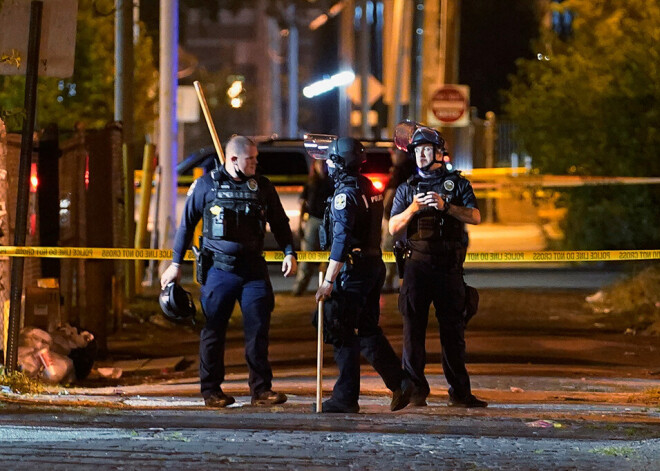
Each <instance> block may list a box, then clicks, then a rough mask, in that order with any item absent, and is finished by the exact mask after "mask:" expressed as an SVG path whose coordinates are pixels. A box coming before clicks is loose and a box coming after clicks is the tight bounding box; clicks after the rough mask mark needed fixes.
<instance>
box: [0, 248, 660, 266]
mask: <svg viewBox="0 0 660 471" xmlns="http://www.w3.org/2000/svg"><path fill="white" fill-rule="evenodd" d="M263 254H264V257H265V258H266V261H267V262H281V261H282V260H283V259H284V254H283V253H282V252H276V251H265V252H264V253H263ZM1 256H6V257H38V258H83V259H104V260H171V259H172V251H171V250H164V249H163V250H161V249H128V248H126V249H122V248H119V249H116V248H95V247H13V246H0V257H1ZM329 256H330V252H298V261H299V262H327V261H328V258H329ZM185 260H194V257H193V254H192V252H191V251H190V250H189V251H187V252H186V255H185ZM621 260H660V250H569V251H567V250H563V251H519V252H468V254H467V256H466V259H465V262H466V263H517V262H541V263H545V262H614V261H621ZM383 261H384V262H386V263H392V262H394V254H393V253H392V252H383Z"/></svg>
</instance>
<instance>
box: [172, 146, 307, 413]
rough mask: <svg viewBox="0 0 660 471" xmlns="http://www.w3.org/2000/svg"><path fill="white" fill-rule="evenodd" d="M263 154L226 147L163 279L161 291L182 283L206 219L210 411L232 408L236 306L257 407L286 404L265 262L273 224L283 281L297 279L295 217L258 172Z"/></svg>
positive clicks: (185, 220)
mask: <svg viewBox="0 0 660 471" xmlns="http://www.w3.org/2000/svg"><path fill="white" fill-rule="evenodd" d="M257 154H258V152H257V147H256V145H255V144H254V142H252V141H251V140H250V139H248V138H247V137H244V136H235V137H233V138H232V139H231V140H230V141H229V142H228V143H227V148H226V155H227V160H226V162H225V165H224V166H223V167H219V168H217V169H215V170H213V171H212V172H210V173H208V174H206V175H204V176H203V177H201V178H198V179H197V180H195V182H194V183H193V185H192V186H191V187H190V190H189V191H188V198H187V200H186V204H185V208H184V210H183V216H182V218H181V225H180V226H179V229H178V231H177V233H176V238H175V241H174V247H173V257H172V264H171V265H170V266H169V267H168V268H167V270H165V272H164V273H163V275H162V277H161V286H162V287H165V286H167V284H168V283H170V282H171V281H179V280H180V278H181V268H180V264H181V262H182V261H183V256H184V254H185V251H186V249H187V248H188V247H190V243H191V241H192V238H193V234H194V230H195V226H196V225H197V223H198V222H199V220H200V219H202V220H203V239H202V240H203V242H201V243H200V245H201V247H200V250H201V254H200V255H199V257H198V277H201V279H199V278H198V281H200V282H201V283H202V287H201V304H202V309H203V312H204V315H205V317H206V324H205V325H204V328H203V329H202V331H201V335H200V347H199V376H200V383H201V392H202V396H203V397H204V401H205V403H206V405H207V406H209V407H226V406H228V405H230V404H232V403H233V402H234V398H233V397H231V396H228V395H226V394H225V393H224V392H223V391H222V388H221V384H222V382H223V381H224V378H225V365H224V352H225V337H226V332H227V325H228V322H229V317H230V316H231V313H232V311H233V309H234V305H235V303H236V301H237V300H238V303H239V305H240V306H241V311H242V312H243V329H244V332H245V358H246V360H247V364H248V369H249V372H250V374H249V379H248V383H249V386H250V393H251V394H252V404H253V405H268V404H281V403H283V402H285V401H286V399H287V397H286V396H285V395H284V394H282V393H276V392H273V391H272V389H271V386H272V385H271V381H272V378H273V373H272V370H271V367H270V363H269V361H268V330H269V327H270V315H271V312H272V310H273V307H274V296H273V289H272V286H271V284H270V279H269V277H268V271H267V268H266V261H265V260H264V258H263V256H262V251H263V244H264V233H265V226H266V223H267V222H268V223H269V224H270V228H271V231H272V233H273V234H274V235H275V239H276V240H277V242H278V244H279V246H280V247H281V248H282V250H283V251H284V254H285V257H284V262H283V263H282V272H283V273H284V276H290V275H294V274H295V272H296V266H297V265H296V254H295V252H294V250H293V237H292V235H291V229H290V228H289V219H288V218H287V216H286V214H285V212H284V209H283V208H282V204H281V202H280V199H279V197H278V195H277V193H276V191H275V188H274V187H273V185H272V183H271V182H270V180H268V179H267V178H266V177H264V176H261V175H256V174H255V172H256V166H257Z"/></svg>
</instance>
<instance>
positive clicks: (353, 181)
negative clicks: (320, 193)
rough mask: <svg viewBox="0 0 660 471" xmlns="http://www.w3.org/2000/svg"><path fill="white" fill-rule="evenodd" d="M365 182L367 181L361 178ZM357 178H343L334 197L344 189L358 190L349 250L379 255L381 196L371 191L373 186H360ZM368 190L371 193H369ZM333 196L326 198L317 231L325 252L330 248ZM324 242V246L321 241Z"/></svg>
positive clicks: (381, 214)
mask: <svg viewBox="0 0 660 471" xmlns="http://www.w3.org/2000/svg"><path fill="white" fill-rule="evenodd" d="M363 178H364V179H365V180H367V182H368V179H367V178H366V177H363ZM360 183H361V182H360V178H358V177H345V178H343V179H342V180H341V181H340V182H339V184H338V185H337V187H336V189H335V195H337V194H339V193H341V192H342V190H344V189H345V188H349V187H350V188H357V189H358V204H359V206H358V207H359V208H360V209H359V210H358V214H357V215H356V216H355V226H354V227H353V231H352V233H351V239H350V241H349V247H350V249H351V250H352V249H358V248H359V249H361V250H362V251H363V252H365V254H370V253H371V252H376V251H378V253H380V238H381V221H382V219H383V195H382V194H380V193H378V192H376V191H373V186H371V187H370V186H368V185H367V184H366V182H363V183H362V184H360ZM370 189H371V190H372V191H370ZM333 200H334V196H333V197H331V198H328V202H327V206H326V209H325V215H324V217H323V224H322V225H321V228H320V229H319V235H320V242H321V248H322V250H327V249H329V248H330V247H331V246H332V217H331V205H332V204H333ZM324 240H325V245H324V244H323V241H324Z"/></svg>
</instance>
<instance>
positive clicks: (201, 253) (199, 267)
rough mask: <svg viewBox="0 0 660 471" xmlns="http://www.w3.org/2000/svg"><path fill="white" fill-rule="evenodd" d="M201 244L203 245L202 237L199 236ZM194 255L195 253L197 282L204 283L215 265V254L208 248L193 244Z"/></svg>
mask: <svg viewBox="0 0 660 471" xmlns="http://www.w3.org/2000/svg"><path fill="white" fill-rule="evenodd" d="M199 246H200V247H202V238H201V237H200V238H199ZM192 251H193V255H195V268H196V272H197V273H196V278H197V283H199V284H200V285H203V284H204V283H206V277H207V275H208V273H209V270H210V269H211V267H212V266H213V256H212V255H211V254H210V253H209V251H208V250H206V249H201V250H200V249H199V248H197V247H195V246H194V245H193V246H192Z"/></svg>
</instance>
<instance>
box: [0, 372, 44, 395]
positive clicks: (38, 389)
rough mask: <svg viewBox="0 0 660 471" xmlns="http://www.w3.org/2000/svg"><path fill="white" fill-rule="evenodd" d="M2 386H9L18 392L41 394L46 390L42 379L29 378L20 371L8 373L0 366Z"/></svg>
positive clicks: (0, 384) (0, 383)
mask: <svg viewBox="0 0 660 471" xmlns="http://www.w3.org/2000/svg"><path fill="white" fill-rule="evenodd" d="M0 386H7V387H8V388H9V389H11V391H12V392H14V393H16V394H40V393H42V392H44V385H43V383H42V382H41V381H39V380H36V379H34V378H29V377H28V376H27V375H26V374H24V373H21V372H20V371H14V372H13V373H7V372H6V371H5V369H4V368H3V367H0Z"/></svg>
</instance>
